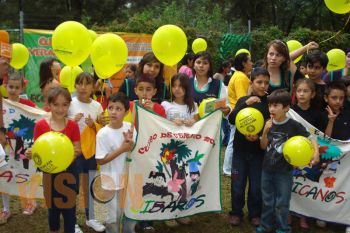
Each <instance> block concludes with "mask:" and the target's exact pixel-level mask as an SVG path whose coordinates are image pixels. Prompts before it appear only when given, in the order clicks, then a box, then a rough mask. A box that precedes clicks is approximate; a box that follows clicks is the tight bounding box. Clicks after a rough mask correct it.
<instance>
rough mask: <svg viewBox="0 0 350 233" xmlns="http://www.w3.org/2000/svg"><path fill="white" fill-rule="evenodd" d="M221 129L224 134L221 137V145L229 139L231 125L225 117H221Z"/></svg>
mask: <svg viewBox="0 0 350 233" xmlns="http://www.w3.org/2000/svg"><path fill="white" fill-rule="evenodd" d="M221 130H222V133H223V135H224V137H223V138H222V145H224V146H227V145H228V143H229V141H230V134H231V127H230V125H229V123H228V120H227V119H225V118H222V125H221Z"/></svg>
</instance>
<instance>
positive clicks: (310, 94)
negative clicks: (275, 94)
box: [292, 78, 321, 129]
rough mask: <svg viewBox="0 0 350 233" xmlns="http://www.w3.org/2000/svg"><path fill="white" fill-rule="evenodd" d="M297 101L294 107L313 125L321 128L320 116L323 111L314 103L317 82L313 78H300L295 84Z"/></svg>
mask: <svg viewBox="0 0 350 233" xmlns="http://www.w3.org/2000/svg"><path fill="white" fill-rule="evenodd" d="M295 88H296V98H297V103H296V104H294V105H293V106H292V109H293V110H294V111H295V112H296V113H298V114H299V115H300V116H301V117H302V118H304V119H305V120H306V121H307V122H309V123H310V124H311V125H313V126H315V127H316V128H317V129H320V127H321V125H320V121H319V119H318V117H319V116H320V114H321V111H320V110H319V109H318V108H315V107H314V106H313V105H312V100H313V98H314V97H315V94H316V90H315V83H314V82H313V81H312V80H311V79H307V78H304V79H299V80H298V81H297V83H296V84H295Z"/></svg>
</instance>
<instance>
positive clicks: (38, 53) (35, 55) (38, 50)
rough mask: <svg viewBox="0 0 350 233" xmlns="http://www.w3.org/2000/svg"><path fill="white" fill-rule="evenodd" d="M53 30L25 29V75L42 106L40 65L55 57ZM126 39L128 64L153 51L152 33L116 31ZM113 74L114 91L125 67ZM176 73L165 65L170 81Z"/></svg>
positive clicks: (31, 94) (30, 91)
mask: <svg viewBox="0 0 350 233" xmlns="http://www.w3.org/2000/svg"><path fill="white" fill-rule="evenodd" d="M52 33H53V31H50V30H37V29H25V30H24V45H25V46H26V47H27V48H28V49H29V52H30V54H31V56H30V57H29V61H28V64H27V65H26V66H25V75H26V78H27V79H28V80H29V84H28V86H27V88H26V92H27V95H28V97H29V98H30V99H31V100H33V101H34V102H35V103H36V104H37V105H38V106H42V101H43V100H42V95H41V90H40V87H39V67H40V63H41V62H42V61H43V60H44V59H45V58H47V57H55V54H54V53H53V50H52V47H51V37H52ZM115 34H117V35H118V36H120V37H121V38H123V40H124V41H125V43H126V45H127V47H128V60H127V64H137V63H138V62H139V61H140V60H141V58H142V56H143V55H144V54H145V53H147V52H149V51H151V40H152V35H149V34H142V33H123V32H117V33H115ZM127 64H126V65H125V66H124V68H123V69H122V70H121V71H120V72H118V73H116V74H115V75H113V76H112V77H111V78H110V80H111V83H112V85H113V92H116V91H118V90H119V87H120V85H121V84H122V82H123V80H124V78H125V68H126V67H127ZM81 66H82V67H83V69H84V70H85V71H87V72H92V69H91V61H90V59H89V58H88V59H87V60H86V61H85V62H84V63H83V64H82V65H81ZM175 73H176V66H174V67H168V66H167V67H165V69H164V76H165V79H166V81H167V82H168V80H169V78H170V77H171V76H172V75H173V74H175Z"/></svg>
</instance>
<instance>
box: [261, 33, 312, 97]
mask: <svg viewBox="0 0 350 233" xmlns="http://www.w3.org/2000/svg"><path fill="white" fill-rule="evenodd" d="M315 48H318V44H317V43H316V42H310V43H308V44H307V45H305V46H303V47H301V48H300V49H297V50H295V51H293V52H291V53H289V50H288V46H287V44H286V43H284V42H283V41H281V40H273V41H271V42H270V43H268V45H267V52H266V54H265V57H264V64H263V67H264V68H266V69H267V70H268V71H269V73H270V86H269V90H268V92H269V93H271V92H272V91H274V90H277V89H287V90H288V91H290V92H291V91H292V88H293V84H294V83H295V82H296V80H298V79H299V78H302V77H303V75H302V74H301V73H300V72H299V71H298V70H297V67H296V66H295V64H294V62H293V60H294V59H295V58H297V57H299V56H300V55H302V54H303V53H305V52H307V51H308V50H310V49H315Z"/></svg>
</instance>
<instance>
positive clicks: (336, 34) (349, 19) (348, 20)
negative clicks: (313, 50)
mask: <svg viewBox="0 0 350 233" xmlns="http://www.w3.org/2000/svg"><path fill="white" fill-rule="evenodd" d="M349 22H350V15H349V17H348V19H347V20H346V23H345V25H344V27H343V28H342V29H340V30H339V31H338V32H337V33H335V34H334V35H333V36H331V37H329V38H328V39H325V40H323V41H321V42H320V43H319V44H322V43H324V42H326V41H329V40H331V39H334V38H335V37H337V36H338V35H339V34H340V33H341V32H342V31H344V30H345V28H346V26H347V25H348V23H349Z"/></svg>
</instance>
